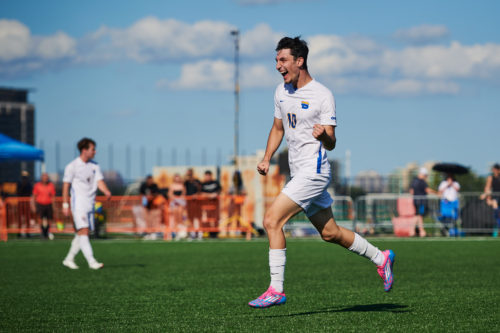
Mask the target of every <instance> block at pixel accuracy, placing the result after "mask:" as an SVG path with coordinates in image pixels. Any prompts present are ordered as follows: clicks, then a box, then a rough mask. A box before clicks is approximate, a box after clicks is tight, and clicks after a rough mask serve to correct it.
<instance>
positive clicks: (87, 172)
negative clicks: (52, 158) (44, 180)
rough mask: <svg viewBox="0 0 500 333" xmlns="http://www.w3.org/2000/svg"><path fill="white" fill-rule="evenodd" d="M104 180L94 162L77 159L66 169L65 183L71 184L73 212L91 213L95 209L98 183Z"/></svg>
mask: <svg viewBox="0 0 500 333" xmlns="http://www.w3.org/2000/svg"><path fill="white" fill-rule="evenodd" d="M102 179H104V177H103V175H102V172H101V168H100V167H99V165H98V164H97V163H96V162H94V161H92V160H91V161H88V162H87V163H85V162H83V161H82V160H81V159H80V157H77V158H76V159H74V160H73V161H72V162H70V163H69V164H68V165H67V166H66V169H64V177H63V182H65V183H70V184H71V210H72V211H73V212H75V211H78V212H90V211H92V210H93V208H94V202H95V195H96V192H97V182H98V181H100V180H102Z"/></svg>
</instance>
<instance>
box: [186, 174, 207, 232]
mask: <svg viewBox="0 0 500 333" xmlns="http://www.w3.org/2000/svg"><path fill="white" fill-rule="evenodd" d="M184 187H185V191H186V205H187V209H186V211H187V218H188V219H187V223H188V227H190V228H194V229H198V228H199V227H200V220H201V205H200V200H199V198H198V194H199V193H200V191H201V182H200V181H199V180H198V179H197V178H195V177H194V172H193V169H191V168H189V169H188V170H187V172H186V180H185V181H184ZM196 234H198V239H201V238H202V236H203V233H202V232H198V233H196V232H192V233H191V238H195V237H196Z"/></svg>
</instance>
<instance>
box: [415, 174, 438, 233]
mask: <svg viewBox="0 0 500 333" xmlns="http://www.w3.org/2000/svg"><path fill="white" fill-rule="evenodd" d="M428 175H429V173H428V171H427V169H426V168H420V170H419V171H418V176H417V177H416V178H415V179H413V181H412V182H411V185H410V193H411V194H412V195H413V196H415V198H414V199H413V204H414V205H415V211H416V215H417V223H416V225H417V232H418V235H419V236H420V237H425V236H426V235H427V233H426V232H425V229H424V217H425V216H426V215H427V214H428V210H429V208H428V202H427V200H428V199H427V194H436V191H434V190H433V189H431V188H430V187H429V185H427V176H428Z"/></svg>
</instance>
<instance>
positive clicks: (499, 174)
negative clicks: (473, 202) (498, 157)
mask: <svg viewBox="0 0 500 333" xmlns="http://www.w3.org/2000/svg"><path fill="white" fill-rule="evenodd" d="M481 199H482V200H484V199H486V204H488V206H490V207H491V208H493V209H494V218H495V220H496V222H497V225H496V227H495V229H494V230H493V237H498V229H499V228H500V210H499V208H498V204H499V202H500V164H497V163H495V164H494V165H493V167H492V168H491V175H489V176H488V178H487V179H486V185H485V186H484V193H483V194H481Z"/></svg>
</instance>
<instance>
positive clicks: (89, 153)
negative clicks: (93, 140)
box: [82, 144, 96, 160]
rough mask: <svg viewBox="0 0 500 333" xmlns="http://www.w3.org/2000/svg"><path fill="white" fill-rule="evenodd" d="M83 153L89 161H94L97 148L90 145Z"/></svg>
mask: <svg viewBox="0 0 500 333" xmlns="http://www.w3.org/2000/svg"><path fill="white" fill-rule="evenodd" d="M82 153H83V154H84V156H85V157H86V158H87V159H89V160H91V159H93V158H94V156H95V153H96V150H95V146H94V145H93V144H90V145H89V147H88V148H87V149H84V150H83V151H82Z"/></svg>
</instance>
